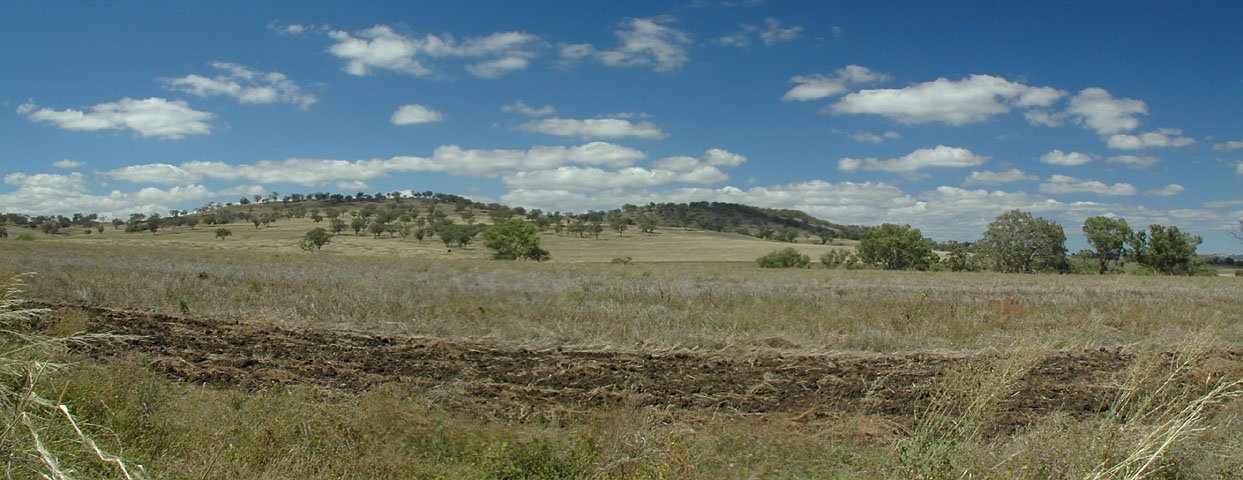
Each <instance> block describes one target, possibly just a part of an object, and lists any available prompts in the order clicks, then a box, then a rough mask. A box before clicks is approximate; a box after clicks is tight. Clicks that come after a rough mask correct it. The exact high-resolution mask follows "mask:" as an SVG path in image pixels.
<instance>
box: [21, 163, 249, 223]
mask: <svg viewBox="0 0 1243 480" xmlns="http://www.w3.org/2000/svg"><path fill="white" fill-rule="evenodd" d="M4 183H5V184H7V185H14V186H16V187H17V189H16V190H14V191H12V192H9V193H3V194H0V211H4V212H22V213H26V214H30V215H69V214H71V213H98V214H100V215H101V216H103V217H105V218H124V217H125V216H128V215H129V214H130V213H136V212H144V213H162V212H167V211H168V210H170V209H171V207H172V206H174V205H181V204H184V203H185V202H197V201H202V200H206V199H210V198H219V197H220V196H222V195H238V194H242V195H253V194H261V193H264V192H265V190H264V189H263V187H260V186H256V185H251V186H239V187H233V188H229V189H224V190H219V191H212V190H210V189H208V188H207V187H204V186H202V185H184V186H176V187H172V188H168V189H161V188H155V187H146V188H142V189H139V190H137V191H130V192H125V191H121V190H112V191H110V192H108V193H106V194H102V195H99V194H93V193H90V191H89V188H88V186H87V183H86V178H85V176H83V175H82V174H81V173H71V174H68V175H59V174H47V173H39V174H33V175H28V174H25V173H21V172H17V173H10V174H8V175H5V177H4Z"/></svg>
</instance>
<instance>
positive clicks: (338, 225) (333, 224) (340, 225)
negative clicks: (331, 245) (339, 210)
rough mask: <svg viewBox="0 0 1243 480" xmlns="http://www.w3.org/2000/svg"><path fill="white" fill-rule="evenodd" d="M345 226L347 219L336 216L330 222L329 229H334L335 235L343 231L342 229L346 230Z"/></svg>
mask: <svg viewBox="0 0 1243 480" xmlns="http://www.w3.org/2000/svg"><path fill="white" fill-rule="evenodd" d="M345 228H346V226H345V221H343V220H341V219H340V218H334V219H332V220H331V221H329V222H328V229H329V230H332V234H333V235H336V234H339V233H341V231H342V230H345Z"/></svg>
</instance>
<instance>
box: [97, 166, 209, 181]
mask: <svg viewBox="0 0 1243 480" xmlns="http://www.w3.org/2000/svg"><path fill="white" fill-rule="evenodd" d="M100 176H102V177H104V178H107V179H109V180H120V181H123V182H130V183H156V184H160V185H189V184H192V183H195V182H198V181H200V180H202V179H203V175H201V174H198V173H194V172H189V171H186V170H184V169H182V168H181V167H178V166H175V165H169V164H166V163H149V164H146V165H129V166H126V167H122V168H118V169H115V170H109V171H107V172H103V173H100Z"/></svg>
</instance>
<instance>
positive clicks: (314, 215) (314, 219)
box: [311, 209, 324, 223]
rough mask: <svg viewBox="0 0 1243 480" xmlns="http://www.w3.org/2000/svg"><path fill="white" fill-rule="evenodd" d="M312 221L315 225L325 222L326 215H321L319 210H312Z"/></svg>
mask: <svg viewBox="0 0 1243 480" xmlns="http://www.w3.org/2000/svg"><path fill="white" fill-rule="evenodd" d="M311 221H312V222H315V223H319V222H322V221H324V215H323V214H321V213H319V209H315V210H311Z"/></svg>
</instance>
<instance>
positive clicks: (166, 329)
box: [59, 307, 1243, 431]
mask: <svg viewBox="0 0 1243 480" xmlns="http://www.w3.org/2000/svg"><path fill="white" fill-rule="evenodd" d="M59 308H62V309H72V310H77V311H80V312H83V313H85V316H86V317H87V319H88V325H89V329H90V330H91V331H95V332H109V333H116V334H124V335H134V336H138V337H135V338H132V339H130V340H128V341H125V342H121V343H117V344H113V345H110V346H104V347H93V348H92V349H91V350H90V351H89V353H90V354H91V355H93V356H96V357H99V358H105V357H110V356H115V355H125V354H130V353H131V352H139V353H141V354H142V358H144V359H145V360H146V361H148V362H149V365H150V368H152V369H154V370H156V371H159V372H162V373H164V374H166V375H168V376H170V377H172V378H175V379H178V380H182V381H186V382H194V383H202V384H208V385H213V386H228V387H241V388H246V389H263V388H271V387H274V386H281V385H290V384H303V385H313V386H319V387H324V388H329V389H333V390H338V391H345V392H353V391H364V390H367V389H371V388H373V387H376V386H379V385H381V384H387V383H393V382H399V383H403V384H409V385H413V386H416V387H421V388H426V389H428V390H429V391H430V392H435V391H445V392H446V393H449V394H446V395H441V396H440V397H438V398H443V399H444V403H445V405H446V406H447V407H448V408H454V409H465V410H467V411H471V412H479V413H480V414H485V415H492V416H496V417H499V418H511V419H523V418H526V417H528V416H530V415H541V414H544V413H547V412H549V411H562V412H575V411H591V410H597V409H610V408H633V407H647V406H654V407H658V408H665V409H669V410H672V411H685V412H686V413H687V414H696V413H705V412H711V413H714V414H784V415H786V416H788V417H790V418H795V419H799V420H803V419H807V420H812V419H817V418H827V417H831V416H834V415H842V414H863V415H876V416H880V417H883V418H886V419H889V420H892V421H893V422H894V424H895V425H909V420H910V419H911V418H912V417H913V416H914V415H916V414H918V413H919V412H920V411H921V410H922V409H926V408H928V406H929V398H931V397H932V396H933V392H934V390H933V388H934V385H935V382H936V380H937V379H938V378H940V377H942V376H943V375H946V374H947V373H948V372H951V371H952V370H953V369H955V368H957V367H962V366H965V365H966V363H967V362H979V361H988V360H989V358H990V357H997V356H998V355H1000V354H999V353H997V352H992V353H976V354H969V355H968V354H932V353H911V354H895V355H858V354H854V355H851V354H824V355H781V354H777V353H771V352H770V353H755V354H749V355H738V354H732V355H723V354H702V353H685V352H682V353H676V352H675V353H643V352H625V351H607V350H605V351H579V350H562V349H552V350H532V349H525V348H519V347H505V346H498V345H490V344H486V343H479V342H471V341H456V340H444V339H429V338H401V337H383V336H370V335H363V334H352V333H344V332H338V331H324V330H310V329H306V330H303V329H299V330H287V329H282V328H266V327H257V326H251V325H247V324H244V323H227V322H226V323H222V322H216V321H205V320H197V319H192V318H180V317H172V316H165V315H157V314H148V313H141V312H127V311H118V310H110V309H103V308H91V307H59ZM1216 355H1217V358H1218V359H1219V360H1221V361H1225V362H1226V363H1229V364H1232V365H1240V363H1239V362H1241V361H1243V352H1239V351H1230V352H1219V353H1218V354H1216ZM1134 357H1135V355H1134V354H1133V353H1130V352H1128V351H1127V350H1125V349H1090V350H1077V351H1050V352H1048V353H1047V354H1045V355H1043V357H1042V359H1041V360H1039V361H1037V362H1036V364H1035V366H1034V367H1032V368H1031V369H1030V370H1028V371H1027V373H1026V374H1024V375H1023V376H1022V377H1021V378H1020V379H1019V380H1018V382H1017V386H1016V390H1017V391H1016V393H1014V394H1012V395H1008V396H1006V397H1005V398H1004V399H1002V400H1001V401H1000V402H999V404H998V405H997V410H998V411H997V412H996V415H994V416H993V417H992V418H994V419H995V421H996V422H997V424H996V425H991V426H990V428H989V429H990V430H994V431H996V430H1012V429H1013V428H1017V427H1020V426H1022V425H1026V424H1028V423H1029V422H1030V421H1032V420H1034V419H1035V418H1037V417H1039V416H1042V415H1047V414H1050V413H1053V412H1065V413H1066V414H1069V415H1072V416H1085V415H1091V414H1093V413H1098V412H1101V411H1104V410H1105V409H1107V408H1108V407H1109V405H1110V402H1111V400H1112V399H1113V398H1115V397H1116V395H1117V390H1116V389H1115V388H1114V387H1111V386H1110V382H1109V381H1107V379H1108V378H1110V376H1111V375H1114V374H1116V373H1117V372H1119V371H1120V370H1122V369H1124V368H1125V367H1127V366H1128V365H1129V364H1130V363H1131V362H1132V361H1134ZM993 359H994V360H995V358H993Z"/></svg>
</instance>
